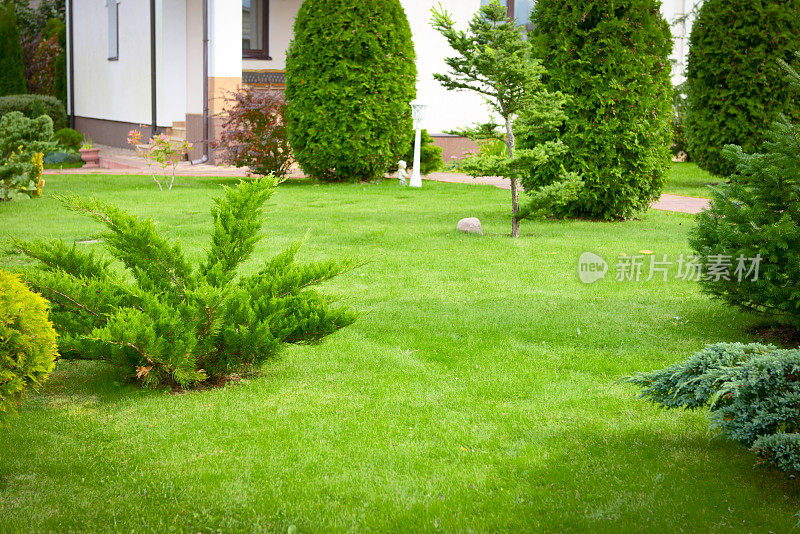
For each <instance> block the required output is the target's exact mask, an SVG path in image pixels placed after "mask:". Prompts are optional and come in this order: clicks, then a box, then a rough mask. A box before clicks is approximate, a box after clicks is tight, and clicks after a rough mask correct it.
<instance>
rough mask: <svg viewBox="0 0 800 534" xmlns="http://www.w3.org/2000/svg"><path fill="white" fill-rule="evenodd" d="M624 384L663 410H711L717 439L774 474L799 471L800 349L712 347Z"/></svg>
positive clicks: (730, 345) (754, 345)
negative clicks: (747, 452)
mask: <svg viewBox="0 0 800 534" xmlns="http://www.w3.org/2000/svg"><path fill="white" fill-rule="evenodd" d="M626 381H628V382H630V383H633V384H636V385H637V386H639V387H641V388H642V393H641V397H642V398H645V399H647V400H649V401H652V402H655V403H657V404H660V405H661V406H663V407H665V408H686V409H696V408H701V407H705V406H708V407H709V408H710V417H709V418H710V424H711V427H712V428H713V429H715V430H716V431H718V432H719V433H720V434H721V435H723V436H726V437H727V438H729V439H731V440H733V441H736V442H737V443H739V444H740V445H742V446H743V447H747V448H750V449H751V450H753V452H755V453H756V454H757V455H758V457H759V459H760V460H761V461H763V462H765V463H769V464H771V465H773V466H775V467H777V468H778V469H782V470H795V469H798V467H800V437H799V436H800V349H778V348H776V347H774V346H772V345H759V344H750V345H742V344H740V343H733V344H725V343H722V344H718V345H711V346H709V347H706V348H705V349H703V350H701V351H700V352H698V353H697V354H695V355H693V356H692V357H691V358H689V359H688V360H686V361H685V362H682V363H677V364H675V365H672V366H670V367H667V368H666V369H662V370H659V371H653V372H650V373H640V374H637V375H634V376H633V377H630V378H627V379H626Z"/></svg>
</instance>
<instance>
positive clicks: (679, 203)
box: [428, 172, 709, 214]
mask: <svg viewBox="0 0 800 534" xmlns="http://www.w3.org/2000/svg"><path fill="white" fill-rule="evenodd" d="M428 179H429V180H436V181H438V182H453V183H459V184H484V185H493V186H496V187H499V188H501V189H511V180H508V179H506V178H497V177H484V178H472V177H471V176H467V175H466V174H456V173H448V172H435V173H433V174H431V175H430V176H428ZM708 205H709V201H708V199H706V198H692V197H682V196H678V195H661V199H660V200H659V201H658V202H656V203H654V204H653V206H652V207H653V209H657V210H661V211H672V212H678V213H691V214H695V213H700V212H701V211H703V210H704V209H706V208H707V207H708Z"/></svg>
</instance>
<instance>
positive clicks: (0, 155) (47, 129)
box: [0, 111, 56, 200]
mask: <svg viewBox="0 0 800 534" xmlns="http://www.w3.org/2000/svg"><path fill="white" fill-rule="evenodd" d="M52 138H53V121H52V120H51V119H50V117H48V116H46V115H44V116H41V117H38V118H36V119H29V118H27V117H25V116H24V115H23V114H22V113H20V112H19V111H12V112H11V113H8V114H6V115H4V116H3V117H2V118H0V160H2V161H3V164H2V166H0V200H12V199H13V198H14V197H15V196H16V195H17V194H18V193H22V194H25V195H28V196H32V197H33V196H41V194H42V189H43V187H44V180H43V179H42V171H43V164H42V159H43V155H44V154H46V153H48V152H50V151H51V150H52V149H54V148H55V147H56V143H55V142H53V141H52Z"/></svg>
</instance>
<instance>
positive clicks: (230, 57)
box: [208, 0, 242, 78]
mask: <svg viewBox="0 0 800 534" xmlns="http://www.w3.org/2000/svg"><path fill="white" fill-rule="evenodd" d="M209 12H210V13H209V15H210V19H211V20H210V21H209V22H210V26H209V38H210V40H211V42H210V43H209V66H208V75H209V76H210V77H211V78H241V77H242V3H241V2H234V1H232V0H211V6H210V10H209Z"/></svg>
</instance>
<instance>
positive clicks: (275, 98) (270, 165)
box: [219, 87, 292, 176]
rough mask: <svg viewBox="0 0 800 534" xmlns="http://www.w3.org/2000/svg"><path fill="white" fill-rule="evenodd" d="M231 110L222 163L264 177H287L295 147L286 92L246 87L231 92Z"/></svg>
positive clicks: (222, 142)
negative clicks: (288, 129)
mask: <svg viewBox="0 0 800 534" xmlns="http://www.w3.org/2000/svg"><path fill="white" fill-rule="evenodd" d="M227 110H228V117H227V119H226V120H225V123H224V124H223V126H222V136H221V138H220V141H219V147H220V159H221V160H222V162H223V163H225V164H227V165H233V166H235V167H249V168H250V172H252V173H253V174H256V175H260V176H266V175H268V174H274V175H275V176H286V174H287V173H288V172H289V168H290V167H291V164H292V159H291V158H292V149H291V146H290V145H289V138H288V135H287V132H286V116H285V113H286V101H285V99H284V98H283V92H282V91H265V90H263V89H259V88H256V87H245V88H244V89H241V90H240V91H238V92H231V93H229V94H228V98H227Z"/></svg>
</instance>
